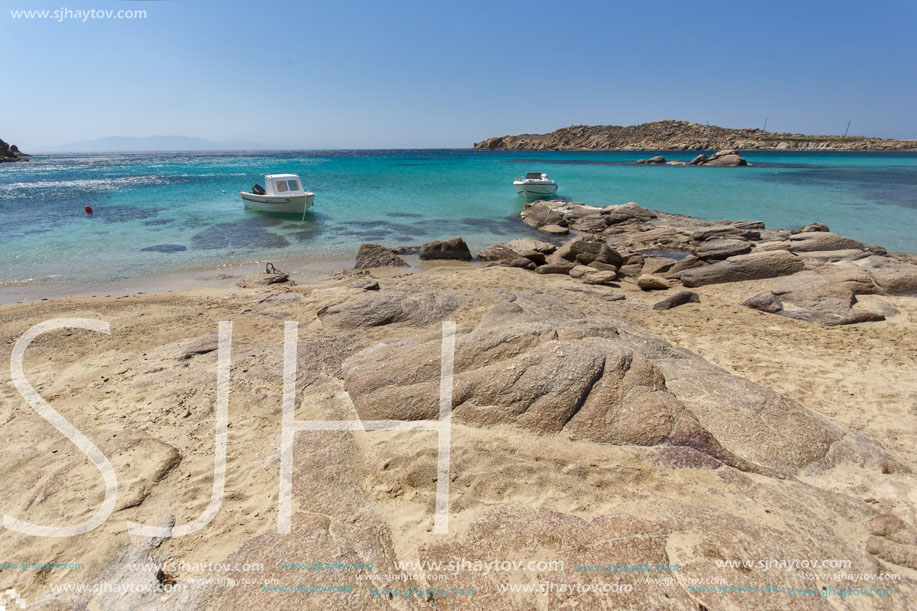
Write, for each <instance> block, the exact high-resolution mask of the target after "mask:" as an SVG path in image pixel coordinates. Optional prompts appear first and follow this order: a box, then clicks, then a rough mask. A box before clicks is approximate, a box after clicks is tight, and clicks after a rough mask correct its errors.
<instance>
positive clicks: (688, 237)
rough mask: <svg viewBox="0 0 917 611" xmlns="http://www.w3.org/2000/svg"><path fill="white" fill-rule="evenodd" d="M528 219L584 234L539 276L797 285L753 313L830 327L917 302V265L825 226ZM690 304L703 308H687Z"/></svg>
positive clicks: (648, 283) (562, 212)
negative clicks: (886, 300)
mask: <svg viewBox="0 0 917 611" xmlns="http://www.w3.org/2000/svg"><path fill="white" fill-rule="evenodd" d="M522 218H523V222H525V223H526V224H527V225H529V226H531V227H534V228H536V229H538V230H540V231H545V229H547V231H546V233H548V234H556V229H555V228H557V227H559V228H562V229H566V230H567V231H575V232H576V233H577V235H576V236H575V237H574V238H573V239H572V240H570V241H569V242H567V243H566V244H564V245H563V246H560V247H559V248H558V249H557V251H555V253H554V254H552V255H551V256H550V257H548V258H547V260H546V264H545V265H543V266H539V267H538V268H537V269H536V271H538V272H540V273H548V272H553V273H569V274H571V275H573V276H577V275H585V274H586V273H587V272H586V271H585V270H583V269H581V268H580V267H578V266H586V267H587V268H588V267H592V268H593V269H595V268H602V269H603V270H604V271H610V270H611V267H607V268H606V267H603V266H605V265H610V266H614V268H616V269H615V270H614V271H615V273H616V277H618V278H621V277H623V278H625V279H627V280H630V281H632V282H634V283H636V284H637V285H638V286H639V287H640V288H641V289H644V290H664V289H668V288H671V287H673V286H676V285H678V284H681V285H682V286H684V287H687V288H694V287H700V286H706V285H711V284H720V283H725V282H740V281H744V280H761V279H767V278H776V277H781V276H792V277H793V278H792V279H787V280H786V281H783V282H779V283H778V284H777V286H776V287H775V288H774V290H773V291H768V292H767V293H763V294H759V295H754V296H752V297H751V298H750V299H748V300H747V301H745V302H744V305H746V306H748V307H751V308H756V309H760V310H762V311H765V312H770V313H774V314H780V315H783V316H788V317H791V318H798V319H801V320H808V321H812V322H817V323H820V324H825V325H836V324H848V323H854V322H862V321H868V320H883V319H884V318H885V316H886V315H889V314H894V313H895V312H894V308H892V307H891V306H887V307H884V308H882V311H874V310H863V309H860V308H858V307H855V306H856V304H857V299H856V295H860V294H867V293H868V294H880V295H914V296H917V265H914V264H913V262H909V261H906V260H904V259H903V258H902V257H895V256H889V255H888V253H887V252H886V251H885V249H884V248H881V247H878V246H871V245H867V244H863V243H861V242H859V241H857V240H854V239H853V238H849V237H847V236H843V235H838V234H835V233H832V232H831V231H829V230H828V227H827V226H826V225H824V224H821V223H813V224H811V225H806V226H803V227H797V228H796V229H793V230H791V231H782V230H769V229H766V228H765V226H764V223H763V222H760V221H735V222H729V221H721V222H708V221H702V220H699V219H693V218H690V217H686V216H682V215H674V214H668V213H665V212H658V211H652V210H648V209H646V208H643V207H641V206H639V205H637V204H635V203H633V202H630V203H627V204H622V205H618V206H604V207H595V206H586V205H583V204H580V203H576V202H560V201H557V202H555V201H551V202H532V203H530V204H527V205H526V208H525V210H524V211H523V212H522ZM485 250H487V249H485ZM611 253H613V254H611ZM595 262H598V263H597V264H596V263H595ZM574 269H576V271H573V270H574ZM797 274H798V276H794V275H797ZM688 298H691V299H693V298H692V297H691V296H690V295H689V296H685V297H681V298H679V300H681V299H688ZM679 300H676V301H679Z"/></svg>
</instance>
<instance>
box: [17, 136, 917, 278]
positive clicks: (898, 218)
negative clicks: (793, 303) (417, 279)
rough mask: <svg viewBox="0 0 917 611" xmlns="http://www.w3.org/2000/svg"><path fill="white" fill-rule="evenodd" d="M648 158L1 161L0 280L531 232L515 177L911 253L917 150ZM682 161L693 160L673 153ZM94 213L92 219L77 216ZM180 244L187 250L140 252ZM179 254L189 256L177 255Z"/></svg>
mask: <svg viewBox="0 0 917 611" xmlns="http://www.w3.org/2000/svg"><path fill="white" fill-rule="evenodd" d="M652 154H653V153H645V152H640V153H637V152H521V153H511V152H483V151H481V152H478V151H468V150H457V151H456V150H417V151H410V150H399V151H310V152H267V153H153V154H149V153H146V154H139V153H138V154H94V155H54V156H48V157H36V158H34V159H33V160H32V161H30V162H28V163H18V164H0V282H9V281H28V280H31V281H55V282H68V281H80V282H100V281H108V280H116V279H123V278H132V277H136V276H141V275H145V274H149V273H155V272H160V271H174V270H179V269H187V268H193V267H200V266H210V265H216V264H220V263H232V262H239V261H253V260H262V261H263V260H273V261H282V260H284V259H293V258H329V257H341V256H352V255H353V254H354V253H355V252H356V249H357V247H358V246H359V244H361V243H363V242H377V243H383V244H386V245H399V244H420V243H422V242H425V241H429V240H432V239H437V238H446V237H451V236H454V235H461V236H463V237H464V238H465V239H466V241H468V243H469V245H470V246H471V247H472V249H477V248H482V247H484V246H486V245H488V244H492V243H496V242H500V241H505V240H506V239H507V238H508V237H514V236H516V235H518V234H521V233H525V232H526V231H527V230H526V228H525V227H524V226H523V225H522V224H521V223H519V221H518V219H516V217H515V215H516V214H517V213H518V212H519V211H520V210H521V209H522V205H523V202H522V201H521V200H520V199H518V198H517V197H516V196H515V193H514V191H513V187H512V179H513V177H514V176H516V175H519V174H522V173H524V172H525V171H532V170H542V171H545V172H547V173H548V174H549V175H550V176H551V177H552V178H554V179H555V180H557V182H558V183H559V185H560V190H559V191H558V193H557V195H558V196H559V197H563V198H567V199H572V200H576V201H580V202H583V203H586V204H592V205H607V204H619V203H624V202H627V201H636V202H637V203H639V204H641V205H643V206H646V207H648V208H655V209H660V210H666V211H668V212H675V213H680V214H687V215H690V216H695V217H700V218H705V219H711V220H717V219H733V220H739V219H745V220H763V221H765V223H766V224H767V226H768V227H772V228H778V227H782V228H791V227H794V226H797V225H801V224H805V223H809V222H812V221H821V222H824V223H827V224H828V225H829V226H830V227H831V229H832V231H836V232H838V233H843V234H846V235H850V236H853V237H855V238H858V239H860V240H862V241H865V242H868V243H871V244H878V245H881V246H885V247H886V248H888V249H889V250H905V251H911V252H915V251H917V154H914V153H786V152H779V153H778V152H749V153H746V154H745V157H746V159H748V160H749V162H750V163H752V164H753V166H752V167H747V168H699V167H678V166H640V165H635V164H634V163H633V162H634V160H636V159H637V158H639V157H649V156H651V155H652ZM663 154H664V155H665V156H666V157H667V158H668V159H682V160H688V159H690V158H691V157H693V155H694V153H671V152H668V153H663ZM286 172H292V173H297V174H299V175H300V176H302V179H303V183H304V185H305V187H306V188H307V189H309V190H311V191H314V192H315V194H316V196H315V208H314V210H313V211H310V212H309V213H308V214H307V215H306V218H305V220H304V221H301V220H300V219H299V218H295V217H294V218H291V217H286V218H283V217H270V216H264V215H261V214H259V213H255V212H249V211H246V210H245V209H244V208H243V206H242V202H241V200H240V197H239V191H240V190H248V189H249V187H251V185H253V184H254V183H256V182H258V183H262V182H263V175H264V174H267V173H286ZM86 205H89V206H92V208H93V210H94V211H95V214H94V215H92V216H87V215H86V214H85V213H84V212H83V207H84V206H86ZM161 245H171V246H170V248H171V250H177V252H150V251H144V250H143V249H144V248H148V247H151V246H161ZM180 248H184V250H180Z"/></svg>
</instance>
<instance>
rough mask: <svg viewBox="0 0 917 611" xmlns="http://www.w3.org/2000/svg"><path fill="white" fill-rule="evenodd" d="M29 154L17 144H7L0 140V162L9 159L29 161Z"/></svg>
mask: <svg viewBox="0 0 917 611" xmlns="http://www.w3.org/2000/svg"><path fill="white" fill-rule="evenodd" d="M28 160H29V155H27V154H25V153H23V152H22V151H20V150H19V147H18V146H16V145H15V144H7V143H6V142H4V141H3V140H0V163H4V162H9V161H28Z"/></svg>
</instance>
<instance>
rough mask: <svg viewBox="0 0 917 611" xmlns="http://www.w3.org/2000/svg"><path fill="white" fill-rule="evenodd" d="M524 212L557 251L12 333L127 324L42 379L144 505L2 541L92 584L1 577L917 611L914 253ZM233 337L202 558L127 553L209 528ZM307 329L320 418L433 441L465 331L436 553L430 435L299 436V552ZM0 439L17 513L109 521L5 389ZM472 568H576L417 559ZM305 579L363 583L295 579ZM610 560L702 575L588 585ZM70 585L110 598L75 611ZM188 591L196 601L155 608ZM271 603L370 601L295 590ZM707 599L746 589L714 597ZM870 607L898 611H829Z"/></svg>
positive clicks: (267, 285)
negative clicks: (67, 565)
mask: <svg viewBox="0 0 917 611" xmlns="http://www.w3.org/2000/svg"><path fill="white" fill-rule="evenodd" d="M521 216H522V222H523V223H525V225H528V226H529V228H534V230H536V231H539V232H540V235H541V236H543V237H542V238H541V239H537V238H535V237H520V238H517V239H514V240H510V241H507V242H505V243H503V244H498V245H493V246H489V247H487V248H484V249H483V250H481V251H478V252H476V253H472V252H471V251H470V249H469V248H468V246H467V244H466V243H465V242H464V241H463V240H462V239H461V238H458V237H456V238H452V239H449V240H441V241H434V242H429V243H427V244H424V245H422V246H420V247H399V248H387V247H386V246H383V245H371V244H368V245H364V247H363V248H361V249H360V252H359V254H358V256H357V260H356V266H355V267H357V268H358V269H350V270H342V271H340V272H338V273H336V274H334V275H331V276H329V277H327V278H326V279H325V280H323V281H321V282H317V283H316V282H312V283H306V282H301V281H299V280H297V282H296V283H295V284H294V283H292V282H290V280H291V279H292V278H294V277H296V274H295V271H294V272H293V273H291V274H286V273H283V272H279V271H278V270H276V269H274V268H272V267H270V268H268V269H267V270H265V272H266V273H264V274H255V275H254V276H253V277H246V278H243V279H241V281H240V280H239V279H238V278H231V277H227V279H226V287H225V288H224V289H211V290H206V291H182V292H176V293H170V294H159V295H135V296H129V297H120V298H114V299H113V298H89V297H85V298H70V299H61V300H52V301H45V302H34V303H28V304H21V305H14V306H4V307H2V308H0V358H5V359H7V360H8V359H9V358H10V353H11V351H12V349H13V345H14V343H15V341H16V339H17V338H18V337H19V336H20V335H21V334H22V333H23V332H25V330H27V329H28V328H30V327H31V326H32V325H35V324H37V323H39V322H42V321H44V320H47V319H49V318H55V317H62V316H81V317H90V318H97V319H101V320H106V321H109V323H110V325H111V334H110V335H106V334H100V333H94V332H89V331H82V330H73V331H69V330H60V331H53V332H50V333H47V334H45V335H43V336H42V337H41V338H39V339H38V340H36V342H35V343H34V344H33V346H32V347H31V348H30V349H29V353H28V355H27V358H26V365H25V372H26V375H27V377H28V378H29V380H30V383H31V384H32V385H33V386H34V387H35V388H36V389H37V390H38V392H39V393H40V394H41V396H43V397H44V398H45V399H46V400H47V401H48V402H49V403H50V404H51V405H52V406H53V407H54V409H56V410H58V411H59V412H60V413H61V414H62V415H64V416H65V417H66V418H68V419H69V420H70V421H71V422H73V423H74V424H75V425H76V426H77V427H78V428H79V429H80V430H81V431H83V432H84V433H85V434H86V435H87V436H88V437H90V438H91V439H93V440H94V441H95V443H97V444H98V445H99V447H100V449H102V451H103V452H104V453H105V454H106V455H107V456H108V457H110V459H111V462H112V464H113V466H114V469H115V471H116V473H117V475H118V478H119V482H120V488H119V495H120V496H119V501H118V505H117V507H116V510H115V511H114V513H113V514H112V515H111V517H110V518H109V519H108V520H107V521H106V522H105V524H103V525H102V526H100V527H99V528H98V529H97V530H95V531H93V532H92V533H90V534H89V535H84V536H82V537H75V538H72V539H66V540H60V539H50V538H35V537H28V536H26V535H22V534H19V533H15V532H13V531H5V533H4V536H3V538H2V539H0V558H3V559H4V560H6V561H19V562H23V561H27V560H34V559H36V558H39V559H42V560H44V561H59V562H64V561H72V560H79V561H80V562H82V563H83V564H84V567H83V568H82V569H80V570H79V571H76V570H71V571H61V570H48V571H9V570H5V571H3V572H0V586H2V587H3V588H7V587H14V588H15V589H16V590H17V591H18V592H20V593H21V594H23V595H24V596H25V597H26V598H27V599H28V600H36V601H41V604H42V605H44V606H42V607H41V608H45V606H46V607H47V608H60V609H70V608H92V609H103V610H104V609H123V608H137V609H145V608H156V607H157V606H159V607H161V606H163V605H168V606H170V607H174V608H183V609H260V608H272V609H278V610H279V609H301V608H310V609H311V608H314V609H328V608H334V609H357V608H362V607H364V606H365V605H366V604H367V603H366V601H367V600H369V601H370V602H371V603H374V604H375V606H380V607H383V608H386V609H430V608H436V609H479V608H487V609H507V610H510V609H513V610H514V609H557V608H566V607H582V608H608V609H647V608H649V609H662V610H668V609H671V610H684V609H693V610H702V609H717V610H732V609H737V610H738V609H749V608H759V609H817V610H820V609H835V608H837V609H896V610H897V609H901V610H905V609H908V608H909V605H910V601H913V600H915V599H917V530H915V525H917V509H915V505H914V503H913V491H914V485H913V481H914V470H913V465H914V464H915V461H917V427H915V426H914V422H915V418H917V393H915V390H914V385H913V372H914V370H915V367H917V324H915V321H917V300H915V299H914V297H915V296H917V260H915V257H914V256H913V255H908V254H902V253H887V252H886V251H885V250H884V249H883V248H881V247H879V246H874V245H868V244H863V243H861V242H859V241H857V240H854V239H852V238H849V237H846V236H842V235H838V234H835V233H832V232H831V231H829V228H828V227H826V226H825V225H823V224H819V223H812V224H810V225H807V226H804V227H799V228H796V229H793V230H789V231H784V230H779V229H769V228H767V227H765V226H764V223H761V222H759V221H754V220H751V221H720V222H710V221H703V220H698V219H693V218H690V217H685V216H679V215H673V214H668V213H665V212H661V211H654V210H649V209H646V208H644V207H641V206H639V205H638V204H636V203H626V204H621V205H609V206H590V205H585V204H581V203H575V202H561V201H547V202H533V203H531V204H529V205H527V206H526V208H525V210H524V211H523V213H522V215H521ZM523 229H525V228H523V227H521V226H520V234H523V233H524V231H523ZM528 231H529V232H530V233H531V229H529V230H528ZM535 235H538V234H535ZM469 259H471V260H470V261H469ZM234 283H238V286H237V285H235V284H234ZM224 320H231V321H233V345H232V360H231V368H230V380H231V396H230V407H229V420H230V428H229V434H228V435H229V442H228V446H229V452H228V455H227V467H226V474H227V479H226V494H225V497H224V499H223V501H222V505H221V507H220V510H219V512H218V514H217V515H216V517H215V518H214V519H213V521H212V522H211V523H210V524H208V525H207V526H206V527H204V528H203V529H202V530H200V531H198V532H195V533H192V534H189V535H187V536H183V537H175V538H171V537H161V538H157V539H146V538H139V537H132V536H129V535H128V534H127V531H126V523H127V522H128V521H134V522H140V523H146V524H164V525H167V526H168V527H171V526H174V525H178V524H187V523H189V522H190V521H192V520H193V519H195V517H196V516H198V515H200V513H201V512H202V511H203V508H204V506H205V505H206V504H207V499H208V498H209V495H210V489H211V486H212V476H213V473H214V470H213V460H214V459H213V456H214V439H213V435H214V405H215V402H216V396H217V387H216V368H217V355H218V350H217V346H218V344H217V338H216V333H215V332H216V330H217V327H218V324H219V321H224ZM288 320H296V321H298V322H299V328H300V331H299V340H298V344H297V359H296V364H297V371H298V374H297V376H296V377H295V380H294V391H295V396H296V401H297V406H298V407H297V412H296V419H297V420H300V421H302V420H354V419H359V420H364V421H367V420H374V421H378V420H384V421H389V420H394V421H402V422H406V423H415V422H418V421H428V420H435V419H437V418H438V417H439V414H440V407H441V405H440V388H441V384H442V382H441V369H440V367H441V357H442V323H443V321H454V322H455V323H456V335H455V351H454V363H453V370H454V377H453V395H452V406H453V413H452V424H451V454H450V457H451V467H450V477H449V490H450V502H449V512H450V522H449V533H448V534H446V535H442V534H435V533H434V532H433V515H434V510H435V506H436V498H435V494H436V488H437V461H438V458H437V456H438V454H437V437H436V435H435V434H432V433H430V432H425V431H422V430H416V431H411V430H400V431H375V432H365V431H312V432H309V431H299V432H297V433H296V437H295V448H294V467H293V480H292V489H293V496H294V502H293V513H292V532H291V533H290V534H278V532H277V494H278V493H277V490H278V480H279V469H280V464H281V456H280V449H279V444H280V431H281V428H280V427H281V413H282V409H281V405H282V395H281V390H282V384H283V371H284V349H283V338H284V327H283V325H284V321H288ZM0 427H2V428H0V430H2V432H3V435H4V440H5V443H6V445H5V455H6V456H7V460H5V461H3V462H2V463H0V486H2V489H3V490H4V491H5V493H4V494H3V495H2V496H0V513H4V514H9V515H12V516H16V517H20V518H23V519H24V518H25V517H26V516H27V518H28V519H29V520H30V521H33V522H37V523H42V524H45V523H49V524H65V523H72V522H75V521H79V520H80V519H85V518H86V517H87V516H88V515H91V513H92V512H93V511H94V510H95V507H97V506H98V504H99V503H100V501H101V498H102V492H103V486H102V482H101V479H100V478H99V477H98V471H97V470H96V469H95V467H94V466H93V465H92V464H91V463H90V462H89V461H87V460H86V459H85V457H84V456H83V455H82V454H81V453H80V452H78V451H76V450H75V449H74V448H73V447H71V446H70V445H69V444H67V442H65V441H63V440H62V438H61V437H60V435H59V434H58V433H56V431H55V430H54V429H53V428H52V427H50V426H49V425H47V423H45V422H44V421H43V420H42V419H41V418H40V417H39V416H38V415H37V414H36V413H35V412H34V411H33V410H32V409H31V408H29V406H28V405H27V404H25V402H24V401H23V400H22V399H21V398H20V397H19V396H18V394H17V391H16V389H15V388H14V387H13V385H12V384H11V383H10V381H9V380H5V381H4V383H3V384H2V385H0ZM202 559H205V560H207V561H212V562H221V563H226V564H227V565H229V566H241V565H245V566H260V567H261V569H260V570H258V571H257V572H254V573H251V574H242V575H240V574H231V575H216V574H213V573H212V572H210V573H208V572H207V571H206V570H201V569H195V568H193V567H192V565H191V563H194V562H200V561H201V560H202ZM456 559H467V560H469V561H471V562H474V561H485V562H491V561H506V562H513V561H515V562H519V563H521V565H526V563H528V562H530V561H533V560H534V561H553V562H555V564H554V565H552V568H551V569H550V570H546V571H540V570H539V571H535V570H524V569H520V570H512V569H510V570H503V571H497V570H492V571H483V570H474V569H471V568H469V569H468V570H448V569H442V570H434V569H426V570H420V569H418V568H406V567H405V566H404V565H403V564H400V563H403V562H425V563H428V564H427V565H426V566H427V567H429V566H431V565H430V564H429V563H437V562H442V563H444V564H443V565H441V566H448V564H447V563H448V562H450V561H455V560H456ZM777 559H781V560H784V561H787V560H792V559H799V560H803V559H804V560H806V561H808V562H812V561H832V562H833V561H838V560H840V561H843V562H845V563H848V564H846V565H844V566H845V568H844V569H843V573H844V574H849V575H857V574H858V575H870V576H873V575H879V574H883V575H895V576H896V578H894V579H892V580H890V581H883V582H881V583H879V582H876V581H871V582H870V583H869V584H868V585H866V586H864V585H863V584H862V583H855V582H853V581H850V579H848V578H847V577H843V576H841V577H838V576H836V575H837V574H839V571H837V570H836V569H833V570H831V571H817V572H819V573H825V574H829V576H828V577H819V578H817V579H816V578H811V577H810V576H809V575H808V573H809V572H810V571H804V570H801V569H792V568H790V569H786V568H784V569H782V570H777V569H773V570H770V571H766V570H762V569H761V568H760V566H761V565H759V564H758V562H759V561H761V562H764V561H767V560H777ZM177 562H184V563H186V564H185V565H184V566H185V568H182V569H175V568H174V567H175V566H176V563H177ZM310 562H312V563H314V562H321V563H326V564H334V563H338V565H340V566H348V567H352V568H349V569H346V570H334V571H331V570H329V571H304V570H301V569H300V570H291V569H290V568H289V566H288V565H289V563H310ZM733 562H735V563H736V564H732V563H733ZM743 562H746V563H747V562H751V563H752V564H751V568H749V566H748V565H746V564H743ZM129 563H136V564H130V565H129ZM616 564H617V565H619V566H637V565H642V566H666V567H676V566H677V567H678V568H677V570H676V569H670V570H669V571H668V573H667V574H648V573H641V574H635V573H633V572H630V571H626V570H618V571H611V570H600V569H595V570H592V569H590V570H583V569H582V567H583V566H589V567H603V566H604V567H611V566H614V565H616ZM285 565H286V566H285ZM336 566H337V565H336ZM219 577H229V578H230V579H222V580H220V579H218V578H219ZM245 578H250V579H252V581H251V583H248V582H246V581H245ZM646 578H649V580H647V579H646ZM864 579H867V578H864ZM75 581H78V582H81V583H84V584H89V585H90V588H89V589H87V590H85V591H82V592H69V593H68V592H60V591H57V592H52V590H51V587H52V586H56V585H59V584H66V583H73V582H75ZM164 583H167V584H179V585H182V586H183V587H182V588H179V589H174V590H172V591H170V592H168V593H163V592H161V591H159V592H144V591H143V590H142V588H141V586H155V585H156V584H160V585H162V584H164ZM265 583H268V584H276V585H280V586H290V585H295V584H300V583H308V584H321V585H323V586H327V587H332V586H334V587H341V588H347V587H351V588H353V591H352V592H350V593H339V592H338V593H331V592H322V593H314V594H310V595H306V594H302V593H301V594H299V595H293V594H290V593H289V592H286V593H285V592H282V591H281V592H278V591H275V590H270V589H268V590H265V589H264V588H263V587H262V584H265ZM93 584H97V585H98V588H97V589H96V590H93V589H92V587H91V586H92V585H93ZM547 584H554V585H551V586H547ZM560 584H567V585H570V584H573V585H577V584H578V587H577V588H566V589H561V588H560ZM711 584H713V585H723V586H732V587H733V590H731V591H722V592H721V591H718V590H717V589H716V588H713V589H702V588H699V587H697V586H705V585H711ZM128 585H133V586H134V588H135V589H134V590H131V591H126V590H124V591H125V592H126V593H124V594H122V595H120V596H112V595H111V594H110V593H109V594H106V593H105V592H104V588H106V587H107V588H113V587H115V586H119V587H121V588H122V589H124V588H126V587H127V586H128ZM511 585H512V586H513V588H515V589H510V588H509V586H511ZM516 586H520V587H518V588H517V587H516ZM522 586H525V587H529V586H531V587H533V588H539V589H534V590H533V589H531V588H530V589H529V590H525V589H524V588H522V589H520V588H521V587H522ZM542 586H545V587H548V590H547V591H546V593H542V592H543V590H542V589H540V588H542ZM763 586H780V588H781V590H780V591H774V590H770V591H766V592H765V591H762V590H761V588H762V587H763ZM853 587H866V588H867V589H868V588H874V587H882V588H890V590H891V594H889V595H885V596H865V595H864V596H853V595H849V596H845V597H844V598H841V597H839V596H832V597H828V596H827V595H825V594H823V592H827V591H828V589H829V588H832V589H834V590H838V589H839V588H853ZM371 588H393V589H395V591H398V590H405V589H409V588H415V589H417V591H423V592H424V594H423V595H417V596H411V597H406V596H401V595H397V594H392V595H389V594H390V593H389V594H386V595H382V596H374V595H372V593H371ZM628 588H630V589H628ZM432 589H439V590H436V591H435V592H434V590H432ZM790 589H796V590H798V591H800V592H805V591H809V592H810V593H809V594H795V595H791V594H789V593H788V592H789V590H790ZM455 590H462V591H466V590H474V595H473V596H469V595H463V596H457V595H454V591H455ZM446 592H453V594H451V595H450V594H447V593H446ZM353 593H358V594H359V596H354V595H353Z"/></svg>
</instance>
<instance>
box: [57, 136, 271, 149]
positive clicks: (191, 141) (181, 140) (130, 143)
mask: <svg viewBox="0 0 917 611" xmlns="http://www.w3.org/2000/svg"><path fill="white" fill-rule="evenodd" d="M266 148H270V147H266V146H264V145H263V144H255V143H253V142H243V141H241V140H230V141H227V142H214V141H213V140H204V139H203V138H192V137H189V136H146V137H141V138H135V137H130V136H108V137H106V138H96V139H95V140H84V141H82V142H72V143H70V144H65V145H62V146H54V147H46V148H45V150H48V151H67V152H80V153H82V152H114V151H118V152H135V151H136V152H141V151H234V150H258V149H266Z"/></svg>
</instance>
